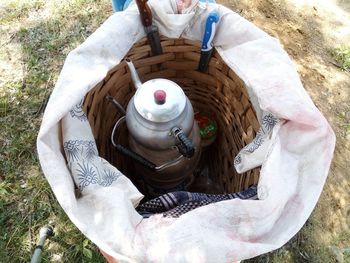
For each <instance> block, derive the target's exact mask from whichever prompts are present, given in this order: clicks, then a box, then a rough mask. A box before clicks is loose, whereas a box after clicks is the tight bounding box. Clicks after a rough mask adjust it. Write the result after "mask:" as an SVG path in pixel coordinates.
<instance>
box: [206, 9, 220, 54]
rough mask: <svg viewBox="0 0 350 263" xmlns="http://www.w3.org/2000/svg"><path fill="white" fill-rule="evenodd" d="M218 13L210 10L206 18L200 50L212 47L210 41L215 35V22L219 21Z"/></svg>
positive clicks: (207, 49)
mask: <svg viewBox="0 0 350 263" xmlns="http://www.w3.org/2000/svg"><path fill="white" fill-rule="evenodd" d="M219 18H220V17H219V13H218V12H217V11H212V12H211V13H210V14H209V15H208V18H207V21H206V23H205V31H204V36H203V42H202V51H209V50H211V49H212V46H211V42H212V41H213V38H214V36H215V30H216V23H218V22H219Z"/></svg>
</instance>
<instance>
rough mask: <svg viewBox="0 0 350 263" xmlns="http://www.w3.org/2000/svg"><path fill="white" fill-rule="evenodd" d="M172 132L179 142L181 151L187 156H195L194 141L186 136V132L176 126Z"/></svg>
mask: <svg viewBox="0 0 350 263" xmlns="http://www.w3.org/2000/svg"><path fill="white" fill-rule="evenodd" d="M171 132H172V134H173V135H174V136H175V138H176V139H177V140H178V142H179V145H178V149H179V152H180V153H181V154H182V155H183V156H185V157H186V158H191V157H193V155H194V153H195V149H194V146H193V143H192V141H191V140H190V139H189V138H188V137H187V136H186V134H184V132H183V131H182V130H181V129H180V128H177V127H174V128H173V129H171Z"/></svg>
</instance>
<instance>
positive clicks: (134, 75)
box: [125, 58, 142, 89]
mask: <svg viewBox="0 0 350 263" xmlns="http://www.w3.org/2000/svg"><path fill="white" fill-rule="evenodd" d="M125 62H126V64H127V65H128V67H129V70H130V73H131V79H132V82H133V83H134V86H135V89H139V88H141V86H142V83H141V80H140V78H139V75H138V74H137V71H136V69H135V66H134V64H133V63H132V61H131V60H130V59H129V58H126V59H125Z"/></svg>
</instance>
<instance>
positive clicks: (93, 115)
mask: <svg viewBox="0 0 350 263" xmlns="http://www.w3.org/2000/svg"><path fill="white" fill-rule="evenodd" d="M161 44H162V47H163V54H162V55H160V56H155V57H151V55H150V52H151V50H150V47H149V46H148V45H147V40H146V39H142V40H140V41H139V42H138V43H136V44H135V45H134V46H133V47H132V48H131V49H130V51H129V53H128V55H127V57H129V58H130V59H131V60H132V61H133V63H134V65H135V67H136V69H137V71H138V73H139V75H140V78H141V80H142V81H143V82H144V81H147V80H150V79H153V78H167V79H171V80H173V81H175V82H176V83H177V84H179V85H180V86H181V87H182V88H183V90H184V92H185V93H186V95H187V96H188V98H189V99H190V101H191V102H192V105H193V107H194V110H195V112H196V111H199V112H206V113H208V114H210V115H211V116H213V117H214V119H215V120H216V122H217V124H218V134H217V139H216V141H215V144H214V145H213V147H211V149H210V150H211V156H212V158H210V159H211V161H210V162H211V163H210V175H211V177H212V179H213V180H214V181H215V182H217V183H219V184H220V185H221V186H222V188H223V189H224V191H225V192H236V191H241V190H244V189H246V188H248V187H249V186H250V185H252V184H256V183H257V181H258V179H259V169H258V168H257V169H254V170H252V171H249V172H247V173H244V174H241V175H239V174H237V173H236V172H235V169H234V168H233V158H234V157H235V156H236V154H237V153H238V152H239V150H240V149H242V148H243V147H244V146H245V145H247V144H248V143H249V142H251V141H252V140H253V138H254V137H255V134H256V132H257V131H258V129H259V126H260V125H259V123H258V121H257V118H256V113H255V111H254V108H253V106H252V104H251V103H250V101H249V96H248V94H247V92H246V89H245V86H244V83H243V82H242V80H241V79H240V78H239V77H238V76H237V75H236V74H235V73H234V72H233V71H232V70H231V69H230V68H229V67H228V66H227V65H226V64H225V63H224V62H223V60H222V59H221V57H220V56H219V54H218V53H217V52H216V51H215V52H214V55H213V57H212V59H211V61H210V64H209V70H208V72H207V73H201V72H198V71H197V67H198V61H199V58H200V43H199V42H195V41H190V40H185V39H169V38H165V37H162V39H161ZM134 93H135V89H134V87H133V84H132V81H131V76H130V73H129V71H128V69H127V65H126V63H125V62H124V61H123V62H121V63H120V64H118V65H117V66H116V67H114V68H113V69H112V70H110V72H109V73H108V74H107V76H106V77H105V78H104V79H103V80H102V81H101V82H100V83H99V84H98V85H96V87H94V88H93V89H92V90H91V91H90V92H89V93H88V94H87V95H86V98H85V103H84V107H85V111H86V113H87V115H88V119H89V122H90V125H91V127H92V131H93V134H94V137H95V139H96V142H97V145H98V148H99V152H100V155H101V156H102V157H104V158H105V159H107V160H108V161H109V162H111V163H112V164H113V165H115V166H116V167H118V169H120V170H121V171H122V172H123V173H124V174H126V175H127V176H129V177H130V178H131V179H133V174H134V173H133V166H132V165H131V163H130V162H129V161H128V160H127V159H126V158H125V157H123V156H121V155H120V154H118V153H117V152H116V151H115V149H114V148H113V146H112V145H111V142H110V135H111V131H112V128H113V125H114V124H115V122H116V121H117V120H118V119H119V118H120V117H121V115H120V114H119V112H118V111H117V110H116V109H115V107H114V106H113V105H112V104H111V103H109V102H108V101H107V100H106V99H105V97H106V96H107V95H111V96H113V97H114V98H115V99H116V100H117V101H118V102H119V103H121V104H122V105H123V106H124V107H125V108H126V106H127V104H128V102H129V100H130V98H131V97H132V96H133V95H134ZM117 136H118V142H119V143H121V144H123V145H126V146H127V136H128V134H127V129H126V127H123V128H122V129H121V130H120V131H119V132H118V134H117Z"/></svg>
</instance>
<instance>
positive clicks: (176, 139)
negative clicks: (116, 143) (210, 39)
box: [126, 60, 200, 191]
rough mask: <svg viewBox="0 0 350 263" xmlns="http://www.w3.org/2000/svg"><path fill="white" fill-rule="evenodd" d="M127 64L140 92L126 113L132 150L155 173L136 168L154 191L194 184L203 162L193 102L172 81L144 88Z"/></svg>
mask: <svg viewBox="0 0 350 263" xmlns="http://www.w3.org/2000/svg"><path fill="white" fill-rule="evenodd" d="M127 64H128V66H129V69H130V72H131V76H132V80H133V83H134V85H135V87H136V89H137V90H136V93H135V95H134V97H133V98H132V99H131V100H130V102H129V104H128V107H127V110H126V124H127V127H128V130H129V147H130V149H131V150H132V151H134V152H135V153H137V154H138V155H140V156H142V157H143V158H145V159H147V160H148V161H150V162H151V163H153V164H155V167H154V169H149V167H146V166H145V165H140V162H139V163H135V167H136V168H137V171H139V172H140V174H142V176H143V177H144V180H145V181H146V183H147V184H148V185H149V186H150V187H151V188H153V189H159V190H164V191H167V190H171V189H176V188H177V187H179V186H180V185H181V184H186V181H187V182H190V181H191V176H192V173H193V171H194V169H195V167H196V165H197V163H198V161H199V158H200V134H199V128H198V125H197V123H196V122H195V120H194V112H193V108H192V105H191V102H190V101H189V99H188V98H187V97H186V95H185V94H184V92H183V90H182V89H181V87H180V86H178V85H177V84H176V83H175V82H172V81H170V80H167V79H153V80H149V81H147V82H145V83H143V84H142V83H141V81H140V79H139V77H138V75H137V72H136V69H135V67H134V65H133V64H132V62H131V61H128V60H127ZM180 188H181V187H180Z"/></svg>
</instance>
